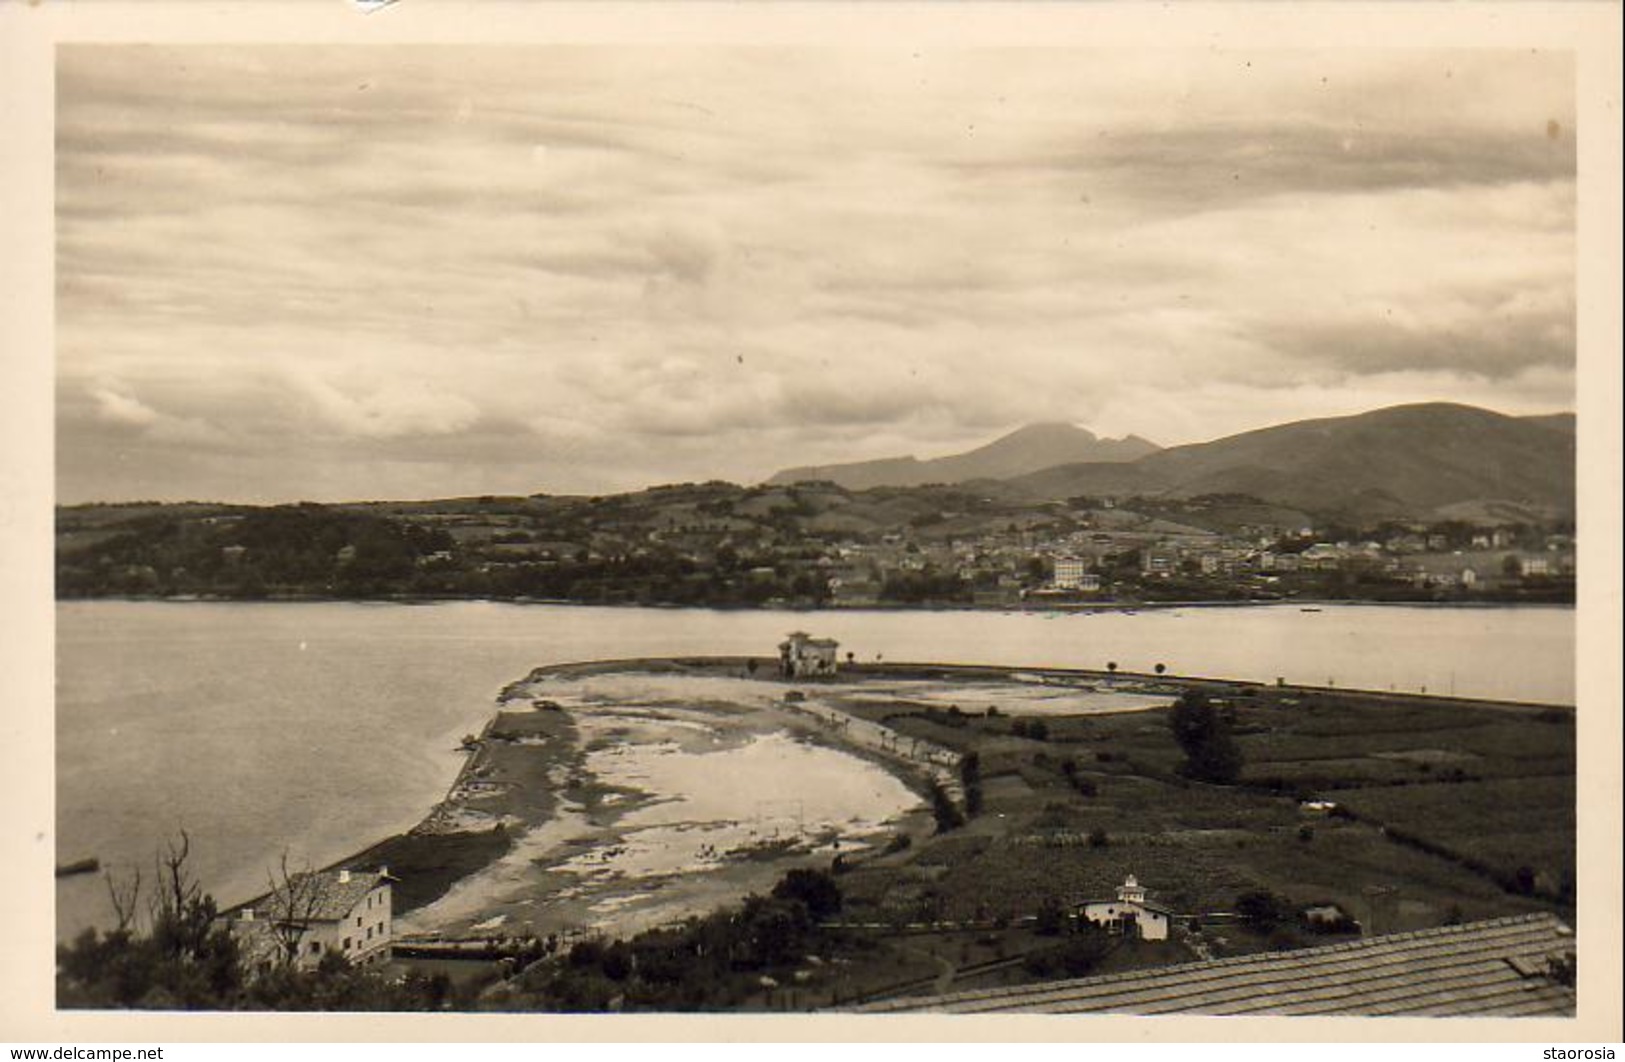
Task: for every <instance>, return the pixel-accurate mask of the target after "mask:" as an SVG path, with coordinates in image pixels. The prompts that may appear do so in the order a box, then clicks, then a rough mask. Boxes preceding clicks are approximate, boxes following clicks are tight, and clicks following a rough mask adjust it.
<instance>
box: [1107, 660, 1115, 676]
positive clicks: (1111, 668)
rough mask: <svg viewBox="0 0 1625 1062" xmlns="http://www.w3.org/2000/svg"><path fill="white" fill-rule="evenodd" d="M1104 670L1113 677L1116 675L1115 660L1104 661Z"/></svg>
mask: <svg viewBox="0 0 1625 1062" xmlns="http://www.w3.org/2000/svg"><path fill="white" fill-rule="evenodd" d="M1106 670H1107V671H1109V672H1111V673H1112V674H1114V675H1115V674H1117V661H1115V660H1108V661H1106Z"/></svg>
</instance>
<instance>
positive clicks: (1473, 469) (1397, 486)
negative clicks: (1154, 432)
mask: <svg viewBox="0 0 1625 1062" xmlns="http://www.w3.org/2000/svg"><path fill="white" fill-rule="evenodd" d="M1570 424H1571V425H1572V421H1570ZM1574 462H1575V443H1574V436H1573V434H1572V431H1565V430H1564V427H1563V420H1562V418H1561V417H1540V418H1518V417H1508V416H1504V415H1502V414H1500V413H1494V412H1491V411H1489V410H1485V409H1477V408H1474V407H1471V406H1462V405H1455V404H1450V403H1427V404H1421V405H1410V406H1394V407H1391V408H1388V409H1380V410H1376V411H1373V412H1370V413H1362V414H1358V415H1355V416H1349V417H1331V418H1325V419H1320V420H1307V421H1298V422H1294V423H1291V424H1282V425H1278V426H1276V427H1272V428H1263V429H1260V430H1257V431H1250V432H1244V433H1242V434H1240V435H1232V436H1229V437H1227V438H1223V439H1217V440H1215V441H1213V442H1209V443H1199V444H1192V445H1187V446H1177V447H1173V448H1171V449H1167V450H1162V451H1159V452H1157V453H1154V454H1150V455H1148V456H1146V457H1143V458H1141V459H1139V460H1137V461H1134V462H1132V463H1129V464H1101V463H1082V464H1071V465H1065V466H1059V467H1056V468H1050V469H1045V470H1043V471H1041V472H1037V473H1034V474H1031V475H1027V476H1023V477H1019V478H1017V479H1016V480H1014V481H1013V483H1012V486H1015V487H1017V488H1019V489H1022V490H1025V491H1027V492H1028V493H1029V495H1031V496H1032V497H1034V498H1035V499H1039V498H1066V497H1071V496H1076V495H1088V494H1113V495H1123V494H1146V495H1162V496H1169V497H1191V496H1194V495H1198V494H1214V493H1231V494H1247V495H1252V496H1254V497H1257V498H1261V499H1264V500H1266V501H1269V502H1272V503H1275V504H1278V505H1288V506H1293V507H1296V508H1301V509H1305V510H1309V511H1312V512H1321V513H1330V514H1337V515H1340V516H1345V517H1351V518H1362V519H1371V518H1382V517H1387V516H1396V517H1397V516H1424V515H1428V514H1431V513H1434V512H1436V511H1438V510H1440V509H1443V508H1445V507H1448V506H1459V505H1462V504H1464V503H1472V502H1500V503H1510V504H1512V505H1516V506H1520V507H1524V508H1529V509H1535V510H1540V511H1547V512H1551V513H1554V514H1571V513H1572V512H1573V510H1574V494H1575V486H1574Z"/></svg>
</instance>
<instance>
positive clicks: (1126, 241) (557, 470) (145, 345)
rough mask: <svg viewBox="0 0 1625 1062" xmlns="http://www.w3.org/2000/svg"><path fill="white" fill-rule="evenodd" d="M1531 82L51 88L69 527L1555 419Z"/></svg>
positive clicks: (1021, 65)
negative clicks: (1009, 447) (1463, 405)
mask: <svg viewBox="0 0 1625 1062" xmlns="http://www.w3.org/2000/svg"><path fill="white" fill-rule="evenodd" d="M1573 73H1574V71H1573V65H1572V61H1571V60H1570V58H1569V57H1567V56H1565V55H1560V54H1546V53H1535V52H1530V51H1518V52H1490V51H1482V50H1480V51H1474V52H1467V51H1408V52H1397V51H1396V52H1392V53H1385V52H1379V51H1372V50H1369V49H1366V50H1360V51H1359V52H1357V53H1356V52H1353V51H1350V52H1346V53H1337V52H1330V51H1320V52H1283V51H1271V52H1260V53H1256V54H1248V53H1235V52H1232V53H1220V52H1212V51H1200V52H1197V51H1161V52H1144V53H1125V52H1123V51H1121V50H1116V51H1090V50H1079V49H1070V48H1069V49H1042V48H1029V49H1019V50H999V51H995V50H980V51H978V50H970V51H967V50H953V51H942V50H934V51H913V50H907V49H904V50H888V49H884V48H872V49H857V48H851V49H846V48H830V47H818V48H805V49H777V48H773V49H769V48H717V49H688V48H684V49H676V48H654V47H641V48H634V47H621V48H558V47H550V48H540V47H538V48H529V47H527V48H495V47H478V48H463V49H454V48H447V47H399V46H390V47H380V46H370V47H352V48H333V49H328V50H323V49H313V48H311V47H308V46H301V47H297V48H282V49H278V48H272V47H256V48H225V49H223V48H217V47H209V48H204V47H164V48H160V47H138V46H129V45H119V46H91V45H74V46H66V47H64V48H62V49H61V51H60V52H59V66H58V81H57V226H58V228H57V233H58V235H57V239H58V253H57V263H56V265H57V294H58V300H57V344H58V349H57V366H58V368H57V376H58V395H57V418H58V445H57V462H58V492H59V498H60V500H62V501H64V502H77V501H85V500H119V499H134V498H162V499H182V498H211V499H222V500H237V501H286V500H294V499H312V500H340V499H356V498H383V497H389V498H412V497H433V496H446V495H466V494H478V493H531V492H537V491H545V492H549V493H565V492H586V493H600V492H607V491H612V490H620V489H628V488H633V487H638V486H642V485H646V484H649V483H658V482H672V481H678V480H690V479H706V478H712V477H719V478H726V479H732V480H735V481H739V482H752V481H755V480H758V479H760V478H763V477H765V476H767V475H769V474H771V473H772V472H773V471H775V470H776V469H778V468H781V467H784V466H787V465H795V464H806V463H817V462H826V461H835V460H850V459H859V458H868V457H880V456H892V455H898V454H907V453H913V454H916V455H918V456H921V457H929V456H938V455H941V454H945V453H950V452H954V451H957V450H961V449H964V448H966V447H969V446H971V445H976V444H979V443H982V442H985V441H988V440H989V439H991V438H993V437H995V436H997V435H999V434H1001V433H1003V432H1005V431H1007V430H1010V429H1012V428H1015V427H1017V426H1019V425H1020V424H1023V423H1027V422H1031V421H1035V420H1066V421H1072V422H1074V423H1078V424H1081V425H1084V426H1086V427H1089V428H1092V429H1094V430H1095V431H1097V432H1099V433H1101V434H1106V435H1113V436H1117V435H1122V434H1125V433H1129V432H1133V433H1137V434H1140V435H1143V436H1145V437H1147V438H1150V439H1153V440H1155V441H1156V442H1159V443H1162V444H1164V445H1172V444H1177V443H1183V442H1196V441H1202V440H1206V439H1210V438H1215V437H1217V436H1220V435H1225V434H1229V433H1231V432H1235V431H1241V430H1245V429H1249V428H1255V427H1262V426H1265V425H1268V424H1272V423H1278V422H1281V421H1285V420H1293V419H1299V418H1303V417H1308V416H1318V415H1327V414H1339V413H1352V412H1358V411H1361V410H1364V409H1370V408H1375V407H1378V406H1383V405H1389V404H1393V403H1399V402H1410V401H1430V400H1439V399H1448V400H1453V401H1463V402H1470V403H1474V404H1479V405H1485V406H1488V407H1490V408H1494V409H1499V410H1503V411H1505V412H1511V413H1523V412H1546V411H1554V410H1561V409H1570V408H1572V407H1573V403H1574V384H1575V362H1574V344H1575V339H1574V334H1575V320H1574V317H1575V296H1574V285H1575V258H1574V255H1575V184H1574V172H1575V142H1574V84H1573Z"/></svg>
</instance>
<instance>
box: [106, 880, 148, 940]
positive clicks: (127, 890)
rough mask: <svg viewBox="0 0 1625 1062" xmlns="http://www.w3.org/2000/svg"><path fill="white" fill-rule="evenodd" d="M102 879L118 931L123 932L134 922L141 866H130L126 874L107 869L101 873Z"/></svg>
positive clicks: (139, 892) (139, 889) (138, 895)
mask: <svg viewBox="0 0 1625 1062" xmlns="http://www.w3.org/2000/svg"><path fill="white" fill-rule="evenodd" d="M102 880H103V881H105V882H106V883H107V899H108V901H109V902H110V903H112V905H113V917H114V918H116V919H117V920H118V932H120V933H123V932H125V931H126V930H128V929H129V928H130V926H131V925H133V924H134V923H135V914H136V909H137V904H138V903H139V901H140V899H141V868H140V867H138V866H132V867H131V868H130V873H129V874H128V875H115V874H114V873H113V872H112V871H111V870H108V871H105V872H104V873H103V874H102Z"/></svg>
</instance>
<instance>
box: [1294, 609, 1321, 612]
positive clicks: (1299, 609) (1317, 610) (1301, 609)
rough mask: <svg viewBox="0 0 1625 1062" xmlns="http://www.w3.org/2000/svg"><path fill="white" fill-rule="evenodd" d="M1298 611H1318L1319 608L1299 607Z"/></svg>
mask: <svg viewBox="0 0 1625 1062" xmlns="http://www.w3.org/2000/svg"><path fill="white" fill-rule="evenodd" d="M1298 611H1299V612H1319V611H1320V609H1318V608H1300V609H1299V610H1298Z"/></svg>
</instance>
